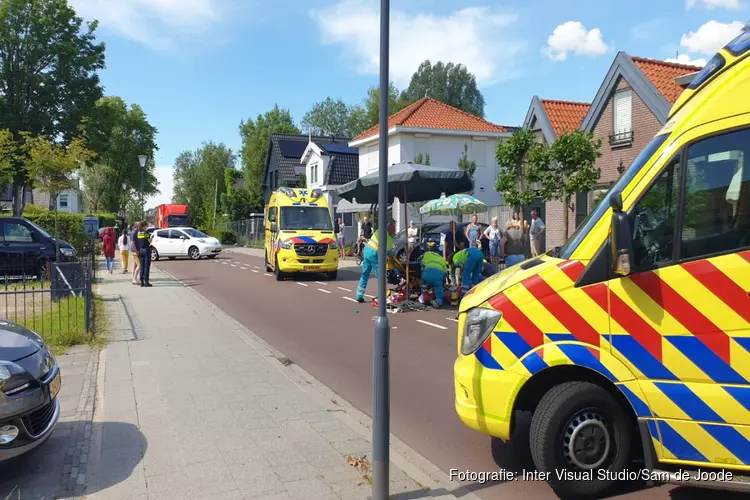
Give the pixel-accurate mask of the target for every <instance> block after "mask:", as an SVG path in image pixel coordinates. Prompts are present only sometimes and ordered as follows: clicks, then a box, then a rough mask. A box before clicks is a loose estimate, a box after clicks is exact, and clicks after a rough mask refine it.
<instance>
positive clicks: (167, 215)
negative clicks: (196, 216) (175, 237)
mask: <svg viewBox="0 0 750 500" xmlns="http://www.w3.org/2000/svg"><path fill="white" fill-rule="evenodd" d="M188 226H190V216H189V215H188V206H187V205H174V204H171V203H166V204H164V205H159V206H158V207H156V227H188Z"/></svg>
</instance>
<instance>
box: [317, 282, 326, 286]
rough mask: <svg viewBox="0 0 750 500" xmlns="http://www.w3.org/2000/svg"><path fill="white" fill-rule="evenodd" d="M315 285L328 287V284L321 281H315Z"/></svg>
mask: <svg viewBox="0 0 750 500" xmlns="http://www.w3.org/2000/svg"><path fill="white" fill-rule="evenodd" d="M315 283H317V284H318V285H325V286H328V283H323V282H322V281H316V282H315Z"/></svg>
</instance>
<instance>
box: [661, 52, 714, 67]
mask: <svg viewBox="0 0 750 500" xmlns="http://www.w3.org/2000/svg"><path fill="white" fill-rule="evenodd" d="M664 60H665V61H666V62H671V63H677V64H687V65H688V66H701V67H703V66H705V65H706V60H705V59H703V58H702V57H701V58H698V59H692V58H691V57H690V56H689V55H687V54H679V55H678V56H677V57H670V58H669V59H664Z"/></svg>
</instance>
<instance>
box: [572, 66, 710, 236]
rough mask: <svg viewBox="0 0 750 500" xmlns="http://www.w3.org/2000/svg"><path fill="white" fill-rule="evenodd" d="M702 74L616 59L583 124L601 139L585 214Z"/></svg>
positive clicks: (692, 68)
mask: <svg viewBox="0 0 750 500" xmlns="http://www.w3.org/2000/svg"><path fill="white" fill-rule="evenodd" d="M700 69H701V68H700V67H698V66H687V65H683V64H675V63H668V62H664V61H658V60H654V59H645V58H642V57H634V56H629V55H628V54H626V53H625V52H619V53H618V54H617V56H616V57H615V60H614V62H613V63H612V66H611V67H610V69H609V71H608V72H607V75H606V77H605V78H604V81H603V82H602V84H601V86H600V87H599V90H598V92H597V93H596V96H595V97H594V100H593V102H592V103H591V107H590V108H589V110H588V112H587V113H586V116H585V117H584V118H583V121H582V123H581V129H582V130H586V131H592V132H593V133H594V135H595V136H596V137H598V138H600V139H601V140H602V147H601V149H600V152H601V154H602V155H601V157H600V158H599V159H598V160H597V162H596V166H597V167H598V168H601V177H600V179H599V185H598V186H597V189H595V190H594V191H592V193H590V194H589V196H588V199H587V200H586V201H587V205H588V207H587V208H588V210H590V208H591V206H592V205H593V204H595V203H596V202H597V201H598V199H599V198H600V197H601V196H602V195H603V194H604V193H605V192H606V190H607V189H608V188H609V186H610V185H611V184H612V183H613V182H614V181H616V180H617V179H618V178H619V177H620V175H621V174H622V172H624V170H625V169H626V168H627V167H628V166H629V165H630V164H631V163H632V161H633V160H634V159H635V157H636V156H637V155H638V153H640V151H641V150H642V149H643V148H644V146H646V144H648V142H649V141H650V140H651V139H652V138H653V136H654V135H655V134H656V133H657V132H658V131H659V130H660V129H661V128H662V126H663V125H664V124H665V123H666V120H667V115H668V114H669V110H670V108H671V107H672V105H673V104H674V103H675V101H677V98H678V97H679V96H680V94H681V93H682V91H683V90H684V89H685V87H686V86H687V85H688V84H689V83H690V80H691V78H692V76H693V75H694V74H695V73H696V72H697V71H700ZM588 210H587V211H588ZM579 222H580V220H579Z"/></svg>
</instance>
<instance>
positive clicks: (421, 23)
mask: <svg viewBox="0 0 750 500" xmlns="http://www.w3.org/2000/svg"><path fill="white" fill-rule="evenodd" d="M69 1H70V3H71V4H72V5H73V6H74V7H75V8H76V9H77V11H78V12H79V15H81V16H83V17H84V18H86V19H98V20H99V22H100V28H99V38H100V39H102V40H104V41H105V42H106V43H107V68H106V70H104V72H103V74H102V82H103V84H104V86H105V92H106V93H107V94H108V95H119V96H121V97H123V98H124V99H125V100H126V101H128V102H129V103H138V104H140V105H141V106H142V107H143V108H144V109H145V111H146V113H147V114H148V117H149V120H150V121H151V123H152V124H153V125H154V126H156V127H157V128H158V130H159V135H158V137H157V142H158V144H159V148H160V150H159V152H158V153H157V157H156V164H157V175H158V177H159V179H160V189H161V191H162V194H161V195H160V196H157V197H155V198H154V199H152V200H149V202H148V205H149V206H151V205H155V204H158V203H163V202H165V201H169V199H170V197H171V192H172V180H171V177H172V164H173V162H174V159H175V157H176V156H177V155H178V154H179V153H180V152H181V151H183V150H186V149H190V150H192V149H196V148H198V147H199V146H200V145H201V143H202V142H204V141H209V140H212V141H215V142H223V143H225V144H227V145H228V146H229V147H231V148H232V149H234V150H239V147H240V137H239V134H238V126H239V123H240V121H241V120H245V119H248V118H253V117H255V116H257V115H258V114H259V113H263V112H265V111H266V110H268V109H269V108H271V107H272V106H273V105H274V103H278V104H279V105H280V106H282V107H285V108H289V109H290V110H291V112H292V116H293V117H294V119H295V120H296V121H297V122H299V120H301V118H302V116H303V115H304V113H305V112H306V111H307V110H308V109H309V108H310V106H311V105H312V104H313V103H314V102H316V101H319V100H322V99H324V98H325V97H327V96H332V97H341V98H342V99H344V100H345V101H346V102H348V103H352V104H353V103H357V102H359V101H360V100H361V99H362V97H363V96H364V95H365V92H366V90H367V88H368V87H369V86H371V85H374V84H376V83H377V81H378V76H377V71H378V60H379V57H378V47H379V45H378V44H379V41H378V28H379V25H378V22H379V21H378V19H379V18H378V14H379V2H378V1H377V0H274V1H261V0H118V1H112V0H69ZM748 19H750V0H630V1H628V2H625V3H623V2H620V1H611V0H502V1H498V0H391V79H392V80H393V81H395V83H396V85H397V86H399V88H403V87H405V86H406V85H407V84H408V80H409V77H410V76H411V74H412V73H413V72H414V70H416V68H417V66H418V64H419V63H420V62H421V61H423V60H424V59H428V58H429V59H432V60H433V61H436V60H443V61H446V62H447V61H454V62H461V63H464V64H466V66H467V67H468V69H469V71H471V72H473V73H474V74H475V75H476V76H477V80H478V82H479V85H480V89H481V91H482V92H483V94H484V96H485V100H486V108H485V112H486V118H487V119H488V120H490V121H492V122H495V123H499V124H503V125H520V124H521V123H522V122H523V119H524V116H525V114H526V111H527V109H528V106H529V103H530V101H531V98H532V96H533V95H539V96H540V97H542V98H549V99H563V100H574V101H586V102H589V101H591V99H592V98H593V96H594V94H595V93H596V90H597V88H598V86H599V84H600V83H601V80H602V78H603V77H604V75H605V73H606V72H607V69H608V68H609V66H610V64H611V63H612V60H613V58H614V56H615V54H616V53H617V51H620V50H623V51H625V52H627V53H629V54H631V55H637V56H642V57H650V58H654V59H665V60H666V59H674V58H677V57H679V60H680V62H697V63H698V64H704V63H705V60H707V59H710V57H711V56H712V55H713V53H715V52H716V50H717V49H718V48H719V47H721V46H722V45H723V44H724V43H726V42H727V41H729V40H730V39H731V38H733V36H734V34H736V33H737V32H739V30H740V28H741V26H742V24H743V23H744V22H745V21H747V20H748Z"/></svg>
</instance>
